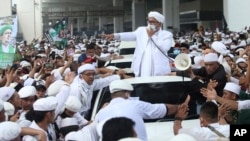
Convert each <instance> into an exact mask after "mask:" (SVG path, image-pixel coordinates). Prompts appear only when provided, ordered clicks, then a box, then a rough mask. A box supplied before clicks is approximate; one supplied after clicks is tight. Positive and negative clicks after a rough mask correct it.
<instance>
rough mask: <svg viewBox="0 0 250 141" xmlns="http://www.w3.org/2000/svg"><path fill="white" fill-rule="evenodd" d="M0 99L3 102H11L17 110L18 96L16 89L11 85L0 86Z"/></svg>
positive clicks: (18, 104) (18, 105)
mask: <svg viewBox="0 0 250 141" xmlns="http://www.w3.org/2000/svg"><path fill="white" fill-rule="evenodd" d="M0 93H1V94H0V99H2V100H3V101H5V102H9V103H11V104H12V105H13V106H14V107H15V109H16V110H17V109H18V108H19V107H20V98H19V95H18V94H17V92H16V90H15V89H14V88H12V87H1V88H0Z"/></svg>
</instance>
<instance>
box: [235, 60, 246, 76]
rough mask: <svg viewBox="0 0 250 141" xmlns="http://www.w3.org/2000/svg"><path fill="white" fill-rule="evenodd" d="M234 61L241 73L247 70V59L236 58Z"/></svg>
mask: <svg viewBox="0 0 250 141" xmlns="http://www.w3.org/2000/svg"><path fill="white" fill-rule="evenodd" d="M235 63H236V65H237V66H238V67H239V68H240V70H241V71H242V73H244V72H246V71H247V61H246V60H245V59H244V58H238V59H237V60H236V62H235Z"/></svg>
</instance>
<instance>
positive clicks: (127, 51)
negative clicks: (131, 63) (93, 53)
mask: <svg viewBox="0 0 250 141" xmlns="http://www.w3.org/2000/svg"><path fill="white" fill-rule="evenodd" d="M134 52H135V48H122V49H120V51H119V55H126V54H134Z"/></svg>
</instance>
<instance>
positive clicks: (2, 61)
mask: <svg viewBox="0 0 250 141" xmlns="http://www.w3.org/2000/svg"><path fill="white" fill-rule="evenodd" d="M14 58H15V54H14V53H0V68H2V69H5V68H7V67H8V66H12V64H13V61H14Z"/></svg>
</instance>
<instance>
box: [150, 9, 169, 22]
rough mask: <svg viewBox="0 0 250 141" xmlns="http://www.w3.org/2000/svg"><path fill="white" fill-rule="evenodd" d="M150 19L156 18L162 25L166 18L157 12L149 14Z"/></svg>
mask: <svg viewBox="0 0 250 141" xmlns="http://www.w3.org/2000/svg"><path fill="white" fill-rule="evenodd" d="M148 17H154V18H155V19H156V20H157V21H158V22H160V23H164V21H165V17H164V16H163V15H162V14H160V13H159V12H156V11H151V12H149V13H148Z"/></svg>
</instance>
